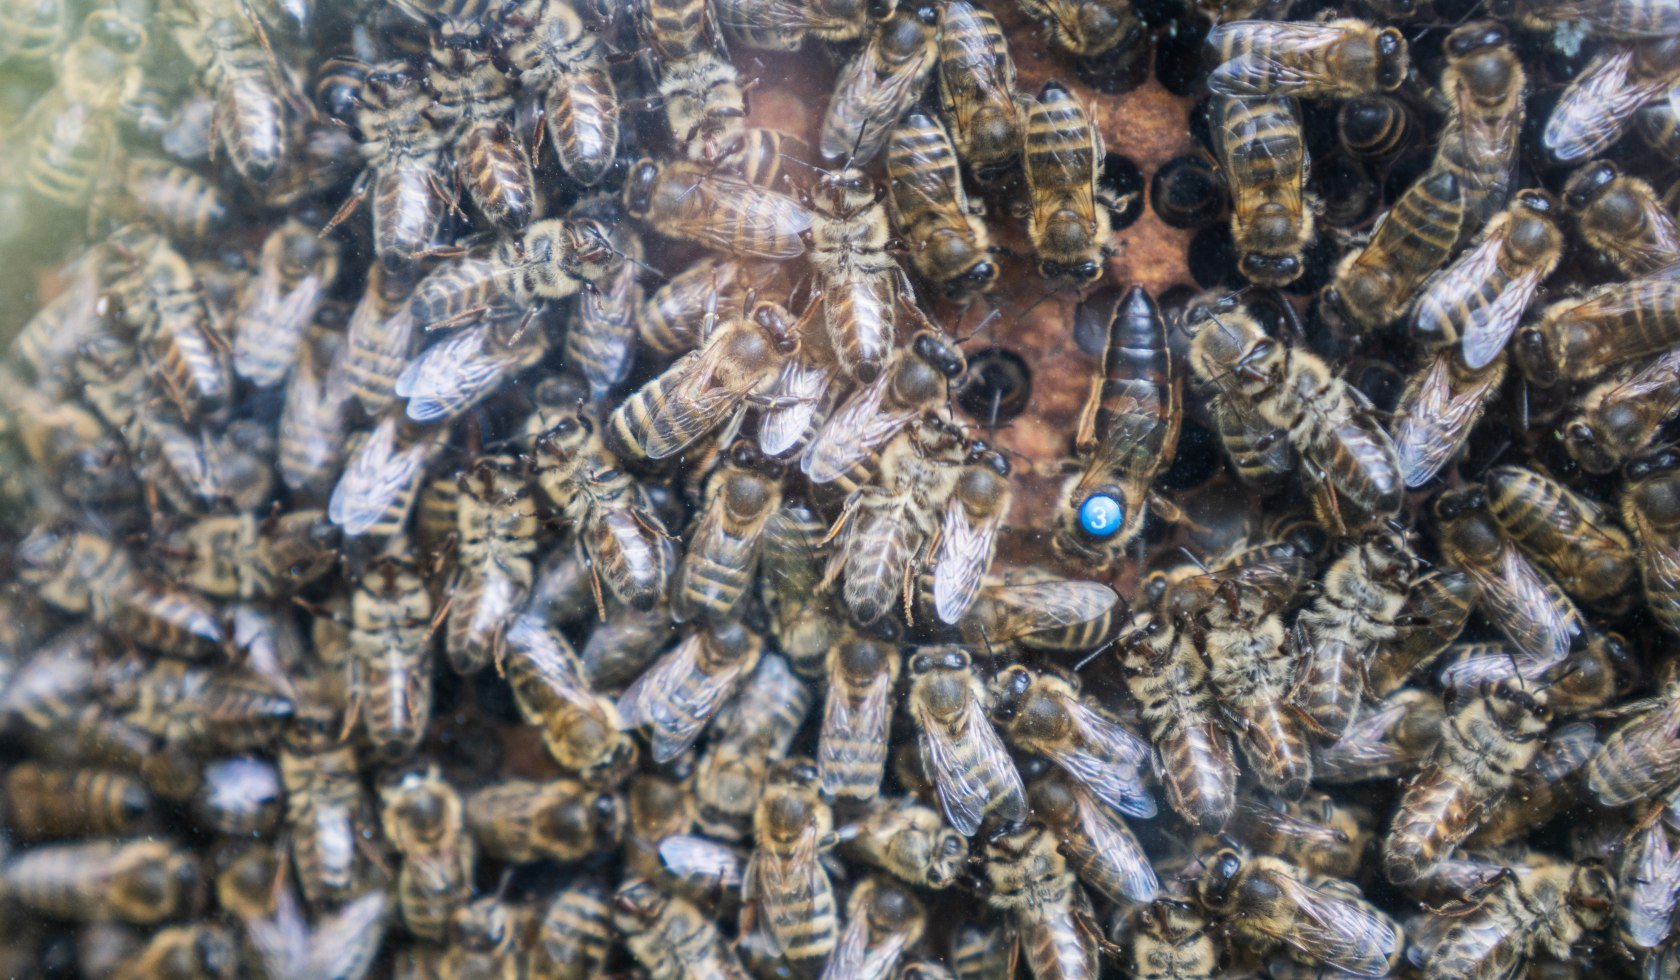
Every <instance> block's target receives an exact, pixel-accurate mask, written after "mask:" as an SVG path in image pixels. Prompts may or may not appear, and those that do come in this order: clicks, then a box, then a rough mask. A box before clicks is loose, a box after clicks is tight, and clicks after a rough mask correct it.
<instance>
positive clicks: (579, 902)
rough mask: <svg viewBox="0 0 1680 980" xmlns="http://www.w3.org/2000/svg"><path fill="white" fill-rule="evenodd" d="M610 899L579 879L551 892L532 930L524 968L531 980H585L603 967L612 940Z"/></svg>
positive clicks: (597, 885) (594, 883)
mask: <svg viewBox="0 0 1680 980" xmlns="http://www.w3.org/2000/svg"><path fill="white" fill-rule="evenodd" d="M611 899H612V896H611V895H610V894H609V893H608V891H607V889H606V886H605V885H604V884H602V883H601V882H599V881H595V880H592V879H587V878H585V879H579V880H576V881H573V882H571V883H570V884H568V885H566V886H565V887H564V888H561V889H560V890H559V891H557V892H555V893H554V900H553V901H551V902H549V903H548V907H547V908H546V910H544V911H543V913H542V915H541V917H540V918H539V919H538V920H537V923H536V925H535V926H534V927H533V931H532V938H531V949H530V954H529V955H530V959H529V960H528V961H527V969H528V970H529V973H530V976H531V977H532V978H533V980H588V978H589V977H592V976H599V975H600V971H601V970H602V969H603V968H604V967H605V966H606V964H607V957H608V956H609V955H610V954H611V952H612V945H613V941H614V938H615V937H614V934H613V926H612V913H613V909H612V904H611Z"/></svg>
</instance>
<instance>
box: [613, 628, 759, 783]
mask: <svg viewBox="0 0 1680 980" xmlns="http://www.w3.org/2000/svg"><path fill="white" fill-rule="evenodd" d="M704 642H705V640H704V639H703V638H702V637H701V636H700V634H698V633H695V634H693V635H690V636H689V637H688V638H687V639H685V640H683V642H682V643H681V644H680V645H679V646H678V647H677V648H676V649H675V650H672V651H671V652H670V653H668V654H666V655H665V656H664V657H663V658H661V659H660V661H659V662H658V663H656V664H654V665H653V667H651V668H650V669H649V670H648V671H647V672H646V673H644V674H643V675H642V676H641V677H639V678H637V679H636V682H635V683H633V684H631V685H630V687H629V689H628V690H626V691H625V692H624V693H623V694H622V695H620V696H619V699H618V713H619V717H620V718H621V719H622V722H621V724H622V725H623V726H624V727H625V728H626V729H630V728H646V729H647V730H648V742H649V744H650V745H651V746H652V749H653V758H654V761H656V762H669V761H670V760H672V759H675V758H676V757H677V756H679V755H682V754H683V753H684V752H686V751H687V750H688V748H689V746H691V745H693V744H694V740H695V739H697V738H699V737H700V732H701V731H702V730H704V729H705V727H706V723H707V722H709V721H711V719H712V715H713V714H715V713H716V712H717V709H718V707H719V706H720V705H721V704H722V703H723V700H724V699H725V698H727V697H728V696H729V692H730V691H732V690H733V689H734V687H735V682H736V680H738V679H739V678H740V676H741V666H740V665H735V666H732V667H728V668H726V669H724V670H720V671H718V672H717V673H715V674H707V673H705V672H704V671H702V670H700V668H699V667H698V666H697V664H696V661H697V660H698V659H699V655H700V644H702V643H704Z"/></svg>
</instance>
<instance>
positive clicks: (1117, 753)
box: [1052, 701, 1155, 817]
mask: <svg viewBox="0 0 1680 980" xmlns="http://www.w3.org/2000/svg"><path fill="white" fill-rule="evenodd" d="M1067 709H1068V714H1069V715H1070V716H1071V717H1072V719H1073V725H1074V730H1075V732H1076V733H1077V734H1076V735H1075V747H1074V748H1072V749H1067V750H1064V751H1059V752H1055V753H1053V754H1052V760H1053V761H1054V762H1056V763H1057V764H1058V765H1060V766H1061V767H1062V768H1063V769H1066V770H1067V771H1068V773H1069V774H1070V775H1072V776H1073V777H1074V778H1075V779H1077V780H1079V781H1080V782H1082V783H1084V784H1085V786H1086V788H1088V789H1089V790H1090V791H1091V792H1092V793H1093V794H1094V795H1095V796H1096V797H1097V799H1099V800H1102V801H1103V802H1104V803H1107V804H1108V805H1109V806H1111V807H1113V808H1115V809H1116V810H1119V811H1120V812H1121V813H1124V814H1125V815H1127V816H1129V817H1153V816H1154V815H1155V799H1154V797H1152V796H1150V795H1149V791H1148V790H1146V789H1144V786H1143V772H1144V769H1145V767H1146V766H1147V764H1148V761H1149V743H1148V742H1145V741H1144V740H1143V739H1141V738H1138V737H1137V736H1136V735H1133V734H1132V733H1131V732H1129V731H1127V730H1126V729H1124V728H1122V727H1120V725H1118V724H1116V723H1115V722H1112V721H1109V720H1108V719H1107V718H1104V717H1103V716H1101V715H1099V714H1097V713H1096V712H1095V711H1092V710H1091V709H1090V708H1088V707H1086V706H1085V705H1084V704H1082V703H1080V702H1078V701H1070V702H1067Z"/></svg>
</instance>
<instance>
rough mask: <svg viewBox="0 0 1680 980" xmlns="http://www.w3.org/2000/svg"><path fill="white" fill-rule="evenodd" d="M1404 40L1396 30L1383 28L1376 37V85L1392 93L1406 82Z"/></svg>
mask: <svg viewBox="0 0 1680 980" xmlns="http://www.w3.org/2000/svg"><path fill="white" fill-rule="evenodd" d="M1406 68H1407V59H1406V38H1405V36H1404V35H1402V34H1401V33H1400V31H1399V29H1398V28H1394V27H1385V28H1383V29H1382V31H1381V33H1379V34H1378V35H1377V84H1378V85H1379V86H1381V87H1382V89H1383V91H1385V92H1392V91H1393V90H1395V89H1397V88H1399V87H1400V83H1401V82H1403V81H1405V80H1406Z"/></svg>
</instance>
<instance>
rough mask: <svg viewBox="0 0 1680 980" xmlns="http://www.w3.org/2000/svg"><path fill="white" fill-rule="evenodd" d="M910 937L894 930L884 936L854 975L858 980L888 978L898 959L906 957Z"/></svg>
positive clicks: (885, 979) (882, 979)
mask: <svg viewBox="0 0 1680 980" xmlns="http://www.w3.org/2000/svg"><path fill="white" fill-rule="evenodd" d="M909 938H910V937H909V936H906V935H905V934H904V933H903V932H893V933H889V934H888V935H886V936H884V937H882V938H881V941H880V942H878V943H876V944H875V947H874V948H873V949H871V950H870V951H869V955H868V956H867V957H865V958H864V960H863V963H862V964H861V965H859V967H858V970H857V972H856V973H854V974H852V976H854V977H856V978H857V980H887V978H888V977H890V976H892V975H893V970H894V969H895V968H896V967H897V966H898V961H899V960H900V959H902V958H903V957H904V949H905V947H906V946H908V945H909V942H908V940H909Z"/></svg>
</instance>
